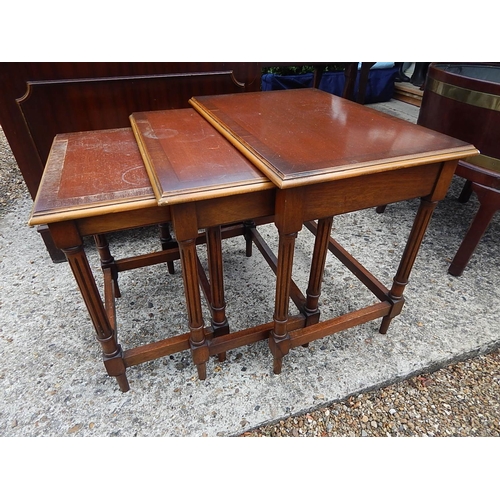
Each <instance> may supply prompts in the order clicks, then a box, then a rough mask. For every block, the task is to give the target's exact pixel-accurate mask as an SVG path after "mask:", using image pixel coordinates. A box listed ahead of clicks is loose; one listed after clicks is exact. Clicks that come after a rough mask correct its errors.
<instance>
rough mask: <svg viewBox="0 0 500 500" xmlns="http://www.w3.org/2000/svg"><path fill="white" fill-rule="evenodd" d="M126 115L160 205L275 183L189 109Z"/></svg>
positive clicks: (263, 186)
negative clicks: (128, 116) (128, 117)
mask: <svg viewBox="0 0 500 500" xmlns="http://www.w3.org/2000/svg"><path fill="white" fill-rule="evenodd" d="M130 121H131V124H132V129H133V131H134V134H135V136H136V139H137V142H138V144H139V146H140V150H141V154H142V156H143V160H144V163H145V165H146V168H147V171H148V174H149V178H150V180H151V184H152V186H153V190H154V192H155V195H156V198H157V200H158V203H159V204H160V205H166V204H177V203H183V202H191V201H197V200H201V199H208V198H219V197H222V196H228V195H230V194H236V193H246V192H253V191H260V190H262V189H272V188H274V185H273V184H272V183H271V182H270V181H269V180H268V179H267V178H266V177H265V176H264V175H263V174H262V173H261V172H260V171H259V170H258V169H257V168H255V167H254V166H253V164H252V163H251V162H250V161H248V160H247V159H246V158H245V157H244V156H243V155H242V154H241V153H239V152H238V150H237V149H235V148H234V147H233V146H232V145H231V143H230V142H228V141H227V140H226V139H224V137H222V136H221V135H220V134H219V133H218V132H217V131H216V130H215V129H214V128H213V127H212V126H211V125H210V124H209V123H208V122H207V121H206V120H204V119H203V118H202V117H201V116H200V115H199V114H198V113H196V111H194V110H193V109H178V110H168V111H156V112H155V111H151V112H142V113H133V114H132V115H131V117H130Z"/></svg>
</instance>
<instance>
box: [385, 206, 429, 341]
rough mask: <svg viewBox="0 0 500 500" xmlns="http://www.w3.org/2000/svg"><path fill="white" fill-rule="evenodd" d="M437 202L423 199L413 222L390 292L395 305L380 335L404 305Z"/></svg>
mask: <svg viewBox="0 0 500 500" xmlns="http://www.w3.org/2000/svg"><path fill="white" fill-rule="evenodd" d="M436 204H437V201H429V200H427V199H422V200H421V201H420V206H419V208H418V212H417V215H416V217H415V220H414V222H413V227H412V230H411V232H410V236H409V238H408V241H407V243H406V247H405V250H404V252H403V256H402V257H401V261H400V263H399V268H398V271H397V273H396V276H395V277H394V280H393V284H392V288H391V290H390V292H389V299H390V300H391V302H392V303H393V306H392V308H391V311H390V312H389V314H388V315H387V316H384V318H383V319H382V325H381V326H380V330H379V331H380V333H387V330H388V328H389V325H390V323H391V321H392V319H393V318H394V317H396V316H397V315H398V314H399V313H400V312H401V310H402V309H403V305H404V297H403V292H404V289H405V287H406V285H407V284H408V278H409V277H410V272H411V270H412V267H413V264H414V262H415V259H416V257H417V254H418V250H419V248H420V245H421V243H422V240H423V238H424V235H425V231H426V230H427V226H428V225H429V222H430V219H431V216H432V213H433V212H434V208H435V207H436Z"/></svg>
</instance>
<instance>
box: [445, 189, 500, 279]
mask: <svg viewBox="0 0 500 500" xmlns="http://www.w3.org/2000/svg"><path fill="white" fill-rule="evenodd" d="M472 188H473V190H474V191H475V193H476V194H477V196H478V198H479V202H480V206H479V210H478V211H477V213H476V215H475V217H474V219H473V220H472V223H471V225H470V227H469V230H468V231H467V233H466V235H465V237H464V239H463V241H462V243H461V245H460V247H459V249H458V251H457V253H456V254H455V257H454V258H453V261H452V263H451V264H450V267H449V268H448V272H449V273H450V274H451V275H453V276H461V275H462V273H463V271H464V269H465V267H466V266H467V264H468V262H469V260H470V258H471V257H472V254H473V253H474V250H475V249H476V247H477V245H478V244H479V241H480V240H481V238H482V236H483V234H484V232H485V231H486V229H487V228H488V226H489V224H490V221H491V219H492V217H493V215H495V212H496V211H497V210H499V209H500V191H497V190H496V189H491V188H487V187H485V186H481V185H480V184H475V183H473V184H472Z"/></svg>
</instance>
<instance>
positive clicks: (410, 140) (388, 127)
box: [190, 89, 478, 373]
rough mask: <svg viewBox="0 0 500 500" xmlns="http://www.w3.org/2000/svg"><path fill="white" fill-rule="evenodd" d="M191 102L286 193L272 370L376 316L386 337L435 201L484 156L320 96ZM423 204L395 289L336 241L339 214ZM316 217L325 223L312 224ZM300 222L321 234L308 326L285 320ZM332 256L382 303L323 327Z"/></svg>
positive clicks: (279, 221)
mask: <svg viewBox="0 0 500 500" xmlns="http://www.w3.org/2000/svg"><path fill="white" fill-rule="evenodd" d="M190 102H191V105H192V106H193V107H194V108H195V109H196V110H197V111H198V112H199V113H200V114H201V115H202V116H203V117H205V118H206V119H207V121H209V122H210V123H211V124H212V125H213V126H214V127H215V128H216V129H217V130H218V131H219V132H220V133H221V134H222V135H224V136H225V137H226V138H227V139H228V140H229V141H230V142H231V143H232V144H233V145H234V146H235V147H236V148H238V149H239V150H240V151H241V152H242V153H243V154H244V155H245V156H246V157H247V158H249V159H250V160H251V161H252V162H253V163H254V164H255V165H256V166H257V167H258V168H259V169H260V170H261V171H262V172H263V173H265V174H266V176H267V177H269V179H271V180H272V181H273V182H274V183H275V185H276V186H277V187H278V188H279V189H278V190H277V192H276V205H275V210H274V211H275V224H276V226H277V228H278V231H279V250H278V262H277V266H276V268H277V284H276V295H275V297H276V298H275V312H274V325H273V330H272V334H271V336H270V337H269V345H270V349H271V351H272V353H273V357H274V372H275V373H280V371H281V367H282V358H283V356H284V355H286V354H287V353H288V352H289V350H290V349H291V348H293V347H297V346H299V345H303V344H306V343H308V342H310V341H312V340H315V339H319V338H322V337H324V336H326V335H330V334H332V333H335V332H338V331H340V330H343V329H346V328H349V327H352V326H355V325H359V324H361V323H364V322H366V321H369V320H373V319H375V318H383V319H382V324H381V327H380V332H381V333H386V332H387V329H388V327H389V324H390V322H391V320H392V318H394V317H395V316H396V315H398V314H399V313H400V312H401V310H402V307H403V303H404V297H403V291H404V289H405V286H406V284H407V282H408V278H409V275H410V271H411V269H412V266H413V263H414V261H415V258H416V256H417V253H418V250H419V247H420V244H421V242H422V239H423V236H424V234H425V231H426V228H427V226H428V223H429V220H430V218H431V215H432V212H433V210H434V207H435V205H436V203H437V201H438V200H440V199H442V198H443V197H444V196H445V194H446V191H447V189H448V186H449V183H450V181H451V178H452V176H453V173H454V171H455V167H456V164H457V161H458V160H459V159H463V158H465V157H467V156H469V155H475V154H477V153H478V151H477V150H476V149H475V148H474V147H473V146H471V145H468V144H466V143H464V142H462V141H459V140H457V139H453V138H451V137H448V136H445V135H443V134H440V133H436V132H434V131H431V130H428V129H425V128H423V127H419V126H417V125H413V124H410V123H407V122H405V121H403V120H399V119H397V118H394V117H391V116H388V115H384V114H382V113H379V112H377V111H375V110H372V109H369V108H365V107H363V106H361V105H359V104H356V103H352V102H350V101H347V100H345V99H341V98H339V97H336V96H333V95H330V94H327V93H325V92H322V91H319V90H317V89H300V90H285V91H273V92H261V93H249V94H245V95H234V94H229V95H220V96H205V97H196V98H193V99H191V100H190ZM416 197H420V198H421V203H420V208H419V210H418V213H417V215H416V218H415V221H414V224H413V229H412V231H411V233H410V235H409V237H408V241H407V244H406V248H405V250H404V252H403V255H402V258H401V261H400V264H399V268H398V270H397V272H396V275H395V278H394V281H393V284H392V287H391V289H390V290H389V289H387V288H385V286H384V285H382V284H381V283H380V282H379V281H378V280H377V279H376V278H375V277H374V276H372V275H371V274H370V273H369V272H368V271H367V270H366V269H365V268H363V266H362V265H361V264H360V263H358V262H357V261H356V260H355V259H354V258H353V257H352V256H351V255H349V254H348V253H347V252H346V251H345V250H344V249H343V248H341V247H340V245H339V244H338V243H337V242H336V241H335V240H333V239H332V238H330V230H331V227H332V218H333V216H334V215H337V214H342V213H347V212H351V211H355V210H361V209H364V208H369V207H375V206H378V205H383V204H387V203H393V202H396V201H401V200H405V199H411V198H416ZM315 219H317V220H318V223H317V224H316V223H312V222H310V221H313V220H315ZM303 223H306V224H307V227H309V228H310V229H311V230H313V231H314V232H315V233H316V241H315V246H314V251H313V259H312V266H311V272H310V279H309V285H308V288H307V298H306V305H305V316H306V323H305V325H304V326H303V327H300V328H298V329H295V325H291V324H290V322H289V316H288V298H289V294H290V282H291V276H292V265H293V255H294V245H295V238H296V236H297V233H298V232H299V231H300V230H301V228H302V225H303ZM328 249H330V250H332V251H333V253H334V254H335V255H336V256H337V257H338V258H339V259H340V260H341V262H342V263H343V264H344V265H346V266H347V267H348V268H349V269H350V270H351V271H352V272H353V273H354V274H355V275H356V276H357V277H358V278H359V279H360V280H361V282H362V283H364V284H365V285H366V286H367V287H368V288H369V289H370V290H371V291H372V292H373V293H374V295H375V296H376V298H377V299H378V300H379V302H378V303H376V304H374V305H371V306H368V307H365V308H363V309H361V310H359V311H355V312H352V313H347V314H345V315H343V316H340V317H337V318H333V319H331V320H326V321H323V322H320V321H319V310H318V299H319V296H320V290H321V280H322V276H323V269H324V265H325V256H326V253H327V251H328Z"/></svg>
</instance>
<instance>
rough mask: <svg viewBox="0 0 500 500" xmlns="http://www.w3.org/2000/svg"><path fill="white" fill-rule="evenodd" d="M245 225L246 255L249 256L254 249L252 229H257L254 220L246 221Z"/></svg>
mask: <svg viewBox="0 0 500 500" xmlns="http://www.w3.org/2000/svg"><path fill="white" fill-rule="evenodd" d="M243 227H244V228H245V233H244V238H245V243H246V245H245V255H246V256H247V257H251V256H252V250H253V246H252V243H253V240H252V229H255V223H254V222H253V221H246V222H244V223H243Z"/></svg>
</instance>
